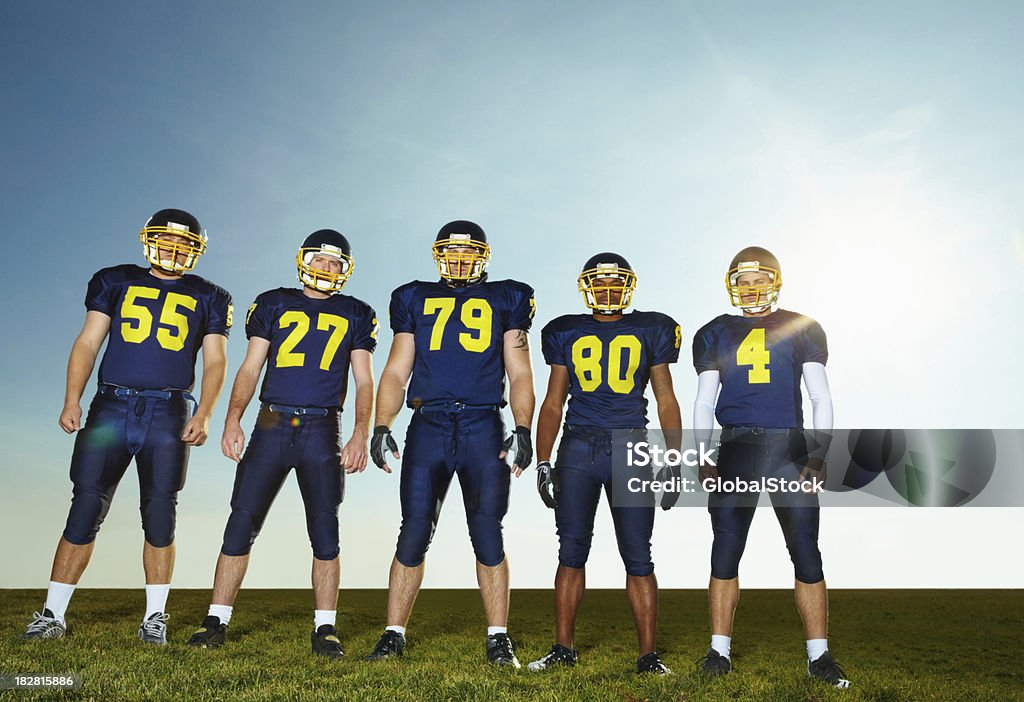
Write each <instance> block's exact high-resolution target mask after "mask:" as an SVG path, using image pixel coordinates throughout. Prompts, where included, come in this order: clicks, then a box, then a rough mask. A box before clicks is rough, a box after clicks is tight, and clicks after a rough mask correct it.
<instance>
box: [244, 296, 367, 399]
mask: <svg viewBox="0 0 1024 702" xmlns="http://www.w3.org/2000/svg"><path fill="white" fill-rule="evenodd" d="M245 334H246V336H247V337H248V338H250V339H251V338H252V337H254V336H258V337H260V338H261V339H266V340H267V341H269V342H270V350H269V352H268V353H267V372H266V374H265V375H264V376H263V386H262V387H261V388H260V402H263V403H264V404H280V405H293V406H296V407H323V408H326V409H331V408H335V407H337V408H340V407H341V405H342V402H343V401H344V398H345V390H346V388H347V387H348V369H349V359H350V357H351V354H352V351H354V350H356V349H363V350H365V351H369V352H370V353H373V351H374V349H376V348H377V315H376V313H375V312H374V311H373V309H372V308H371V307H370V306H369V305H367V304H366V303H365V302H363V301H362V300H359V299H357V298H354V297H352V296H350V295H342V294H336V295H331V296H330V297H327V298H313V297H308V296H307V295H304V294H303V292H302V290H299V289H297V288H277V289H276V290H269V291H267V292H265V293H262V294H260V295H259V296H258V297H257V298H256V301H255V302H253V303H252V306H251V307H249V312H248V314H247V315H246V320H245Z"/></svg>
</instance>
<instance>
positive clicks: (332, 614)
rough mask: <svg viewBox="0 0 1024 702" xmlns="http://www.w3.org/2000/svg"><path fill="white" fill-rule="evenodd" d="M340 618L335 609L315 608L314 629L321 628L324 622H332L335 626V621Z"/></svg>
mask: <svg viewBox="0 0 1024 702" xmlns="http://www.w3.org/2000/svg"><path fill="white" fill-rule="evenodd" d="M337 618H338V612H337V611H336V610H333V609H314V610H313V629H319V628H320V627H322V626H323V625H324V624H330V625H331V626H334V622H335V621H336V620H337Z"/></svg>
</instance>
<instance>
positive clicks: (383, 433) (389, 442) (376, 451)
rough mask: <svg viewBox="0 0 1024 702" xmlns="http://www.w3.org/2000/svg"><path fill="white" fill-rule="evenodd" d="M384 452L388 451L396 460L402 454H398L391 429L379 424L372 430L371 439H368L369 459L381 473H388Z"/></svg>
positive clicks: (389, 469)
mask: <svg viewBox="0 0 1024 702" xmlns="http://www.w3.org/2000/svg"><path fill="white" fill-rule="evenodd" d="M385 450H387V451H390V452H391V455H392V456H394V457H395V458H396V459H398V458H401V457H402V454H400V453H399V452H398V442H397V441H395V437H393V436H392V435H391V429H389V428H388V427H387V426H385V425H384V424H381V425H380V426H379V427H374V428H373V438H372V439H370V459H371V460H372V461H373V462H374V464H375V465H376V466H377V467H378V468H380V469H381V470H382V471H384V472H385V473H390V472H391V468H390V467H388V459H387V456H385V455H384V451H385Z"/></svg>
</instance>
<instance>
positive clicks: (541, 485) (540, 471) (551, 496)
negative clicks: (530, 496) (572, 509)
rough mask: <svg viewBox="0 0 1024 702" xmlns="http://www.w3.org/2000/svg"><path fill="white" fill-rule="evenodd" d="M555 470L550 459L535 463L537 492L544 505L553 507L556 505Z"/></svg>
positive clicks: (556, 486)
mask: <svg viewBox="0 0 1024 702" xmlns="http://www.w3.org/2000/svg"><path fill="white" fill-rule="evenodd" d="M556 479H557V472H556V471H555V467H554V466H553V465H551V462H550V461H541V462H540V463H538V464H537V492H539V493H540V499H541V500H542V501H543V502H544V504H545V505H547V506H548V507H550V508H551V509H554V508H555V507H557V506H558V498H557V497H556V495H557V494H558V485H557V484H556V483H555V480H556Z"/></svg>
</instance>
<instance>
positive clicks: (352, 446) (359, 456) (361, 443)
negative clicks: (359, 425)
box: [341, 430, 366, 473]
mask: <svg viewBox="0 0 1024 702" xmlns="http://www.w3.org/2000/svg"><path fill="white" fill-rule="evenodd" d="M341 467H342V468H344V469H345V472H346V473H362V472H363V471H364V470H366V431H365V430H363V431H355V432H352V438H351V439H349V440H348V443H347V444H345V448H343V449H342V450H341Z"/></svg>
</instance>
